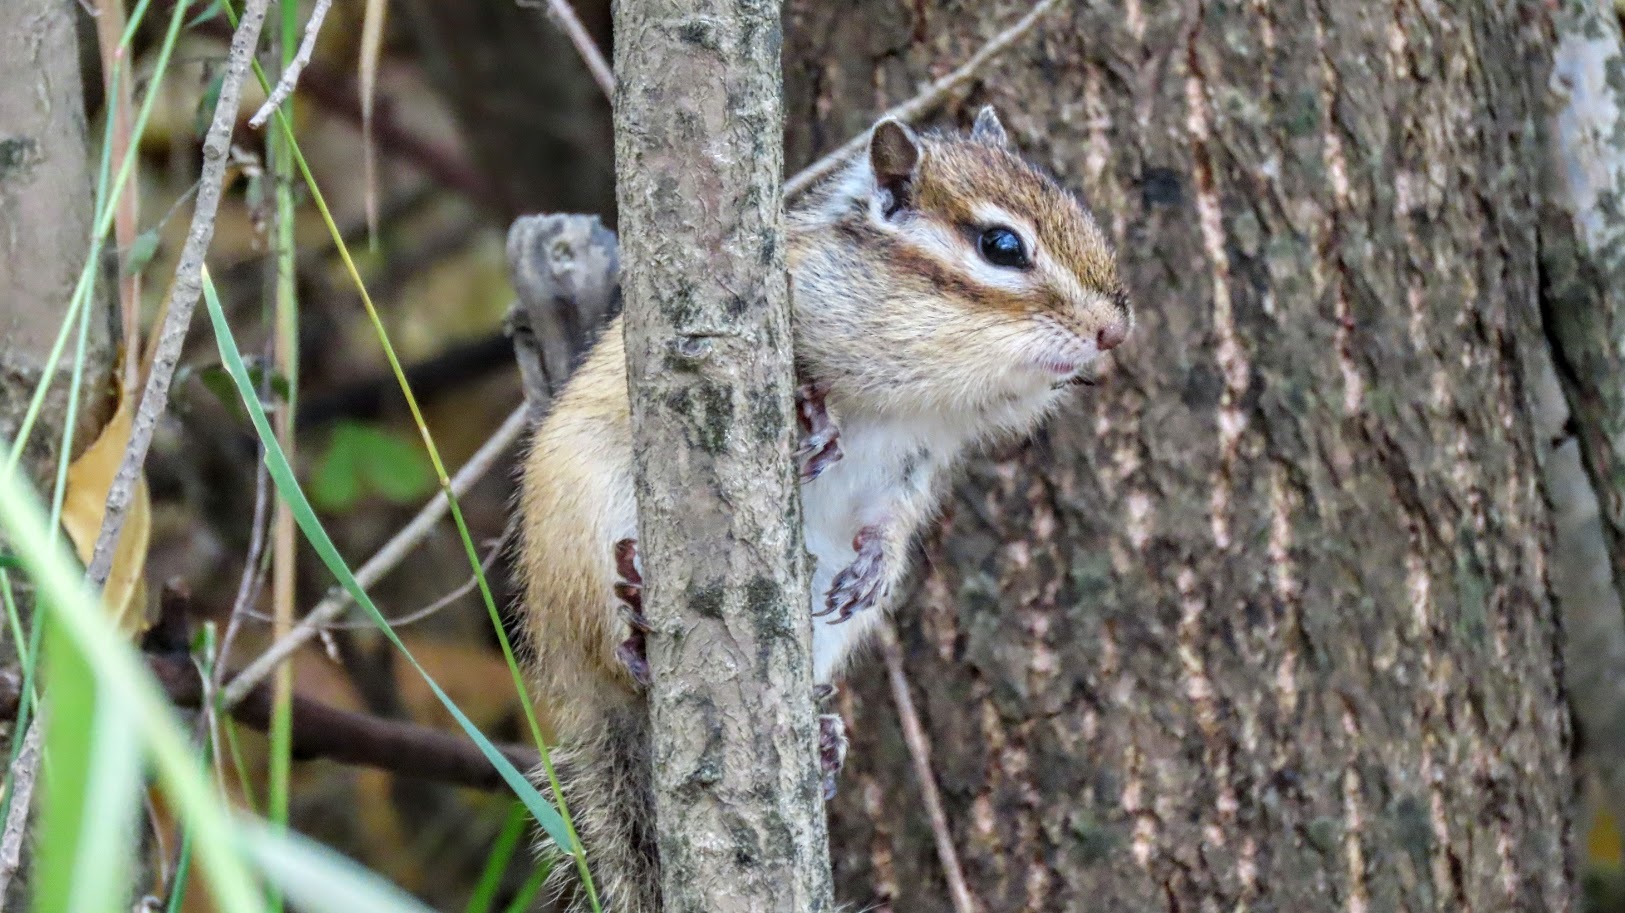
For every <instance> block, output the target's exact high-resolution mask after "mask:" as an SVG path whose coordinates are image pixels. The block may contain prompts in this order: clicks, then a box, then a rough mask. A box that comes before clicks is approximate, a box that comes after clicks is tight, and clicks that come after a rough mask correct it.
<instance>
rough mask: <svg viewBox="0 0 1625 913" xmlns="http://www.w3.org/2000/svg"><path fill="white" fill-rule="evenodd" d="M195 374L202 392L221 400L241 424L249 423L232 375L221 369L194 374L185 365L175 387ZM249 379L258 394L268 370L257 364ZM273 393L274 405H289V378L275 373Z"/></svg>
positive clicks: (209, 368)
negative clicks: (206, 391) (242, 422)
mask: <svg viewBox="0 0 1625 913" xmlns="http://www.w3.org/2000/svg"><path fill="white" fill-rule="evenodd" d="M194 373H195V374H196V375H197V380H198V383H200V384H202V385H203V389H205V390H208V391H209V392H210V393H212V394H214V398H215V399H217V400H219V401H220V402H221V404H222V405H224V406H225V407H226V408H227V409H230V410H231V414H232V415H233V416H235V417H236V418H237V419H238V420H239V421H244V422H246V421H248V412H247V411H245V410H244V409H243V403H242V400H240V399H238V398H237V385H236V384H234V383H232V380H231V374H230V373H228V372H227V371H226V369H225V368H223V367H221V366H220V365H205V366H203V367H201V368H197V369H195V370H194V369H193V368H192V367H191V366H189V365H182V366H181V368H180V370H178V371H176V372H175V379H174V381H173V385H174V386H177V387H178V386H180V384H181V381H183V380H186V379H187V378H188V377H190V376H191V375H192V374H194ZM248 376H249V378H250V379H251V380H253V382H254V389H255V390H259V389H262V388H263V387H264V385H265V383H266V380H265V366H264V365H263V364H255V365H254V366H253V367H250V368H249V369H248ZM270 390H271V398H272V400H273V401H274V402H276V403H277V404H279V405H280V404H282V403H286V402H287V401H288V392H289V390H290V385H289V384H288V378H287V377H285V376H284V375H283V374H282V372H280V371H272V372H271V380H270Z"/></svg>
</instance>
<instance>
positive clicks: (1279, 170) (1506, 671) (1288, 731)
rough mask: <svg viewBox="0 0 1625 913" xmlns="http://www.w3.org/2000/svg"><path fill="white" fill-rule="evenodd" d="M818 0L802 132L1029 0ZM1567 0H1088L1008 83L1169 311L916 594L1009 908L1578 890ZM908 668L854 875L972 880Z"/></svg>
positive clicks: (850, 839) (908, 902) (885, 727)
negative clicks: (1546, 385)
mask: <svg viewBox="0 0 1625 913" xmlns="http://www.w3.org/2000/svg"><path fill="white" fill-rule="evenodd" d="M792 7H793V9H794V15H793V16H792V18H791V20H790V22H791V24H790V25H789V26H788V28H789V29H790V33H791V34H792V35H793V36H795V37H796V43H795V44H794V45H792V46H791V47H790V48H789V49H788V51H787V60H788V62H789V74H790V77H791V94H790V98H791V104H790V108H789V120H790V123H791V124H792V125H794V127H795V129H794V130H793V131H792V136H791V138H790V149H791V150H792V155H793V156H794V157H796V158H798V159H803V160H804V159H805V158H807V157H808V156H809V155H810V154H811V153H812V152H813V151H815V150H816V149H819V148H823V147H827V146H829V145H832V144H834V143H836V142H839V141H840V140H841V139H842V138H844V136H845V135H846V134H847V133H848V132H850V131H852V130H854V129H856V128H857V127H858V126H859V125H860V124H861V122H862V121H863V119H864V118H865V117H867V116H868V113H869V112H872V111H874V110H876V109H878V108H881V107H883V106H884V105H885V104H887V103H889V102H892V101H895V100H896V99H898V98H899V97H901V96H904V95H906V94H907V93H908V92H909V91H911V89H910V87H911V86H912V85H913V84H914V83H916V82H918V81H919V80H921V79H923V78H924V77H926V76H927V75H929V74H931V73H932V72H935V71H940V69H942V68H945V67H946V66H949V65H951V64H952V63H953V62H955V61H957V60H959V59H962V58H963V57H964V56H965V55H966V54H967V53H968V52H969V50H970V49H973V48H974V47H975V45H976V42H977V41H978V40H979V39H980V38H981V37H982V36H986V35H988V34H991V33H992V32H993V31H994V30H995V29H997V28H998V27H999V26H1000V25H1002V24H1004V23H1007V22H1009V21H1011V20H1012V19H1013V18H1014V17H1015V16H1016V15H1019V12H1020V10H1021V9H1022V8H1023V7H1024V4H1022V3H1015V2H999V3H993V2H988V3H976V4H969V3H966V4H951V5H937V4H897V3H890V2H879V0H862V2H854V0H846V2H836V3H826V2H822V0H817V2H815V0H795V2H793V3H792ZM1547 15H1548V12H1547V9H1546V7H1545V5H1543V4H1540V3H1536V2H1525V3H1512V2H1495V3H1486V4H1462V5H1444V4H1438V5H1435V4H1411V3H1401V4H1398V5H1381V4H1378V5H1372V4H1353V3H1302V2H1290V0H1289V2H1268V3H1264V2H1249V3H1226V4H1219V3H1212V2H1207V3H1203V2H1194V3H1180V4H1141V3H1137V2H1133V0H1130V2H1128V3H1126V4H1121V3H1115V2H1113V3H1106V2H1088V0H1080V2H1078V3H1076V4H1075V5H1074V6H1073V7H1072V8H1071V10H1070V12H1069V13H1061V14H1059V15H1058V17H1057V18H1056V19H1055V20H1052V21H1051V22H1050V23H1049V24H1048V26H1047V27H1045V28H1043V29H1042V37H1041V38H1039V39H1037V40H1035V41H1032V42H1029V43H1028V44H1026V45H1025V46H1024V48H1023V49H1022V50H1018V51H1015V52H1013V53H1012V54H1011V55H1009V56H1008V57H1006V58H1004V60H1003V61H1002V62H1001V63H1000V64H999V65H998V66H997V67H996V70H995V71H994V72H990V73H989V74H987V76H986V79H985V80H984V82H983V84H982V87H981V88H980V89H979V90H978V91H977V92H975V93H973V95H972V98H971V99H970V101H971V102H974V103H980V102H982V101H991V102H993V103H995V104H997V105H999V106H1000V111H1001V114H1003V115H1004V116H1005V123H1006V125H1007V127H1009V128H1010V130H1011V132H1012V134H1013V136H1014V137H1015V138H1016V140H1017V141H1018V142H1019V143H1020V144H1021V145H1023V146H1025V147H1026V148H1028V149H1030V150H1031V151H1032V152H1033V153H1034V155H1035V156H1036V157H1037V158H1038V159H1039V160H1041V161H1043V162H1044V163H1046V164H1048V165H1049V166H1051V167H1052V168H1053V169H1055V170H1056V171H1057V172H1058V173H1059V174H1060V175H1061V176H1062V177H1063V179H1065V180H1066V181H1067V182H1069V183H1070V184H1072V185H1073V186H1075V187H1077V188H1079V189H1080V190H1081V191H1082V192H1083V193H1084V195H1085V197H1086V198H1087V199H1088V200H1089V201H1090V202H1091V203H1092V204H1093V205H1094V206H1095V207H1096V208H1097V209H1098V210H1099V211H1100V213H1101V214H1102V217H1103V219H1102V221H1103V224H1105V225H1106V226H1108V227H1109V229H1110V231H1111V233H1112V234H1113V235H1114V236H1115V238H1116V240H1117V242H1118V244H1119V247H1120V251H1121V253H1122V259H1123V266H1124V270H1125V277H1126V279H1127V281H1128V283H1129V286H1130V289H1131V294H1132V295H1133V296H1134V298H1135V299H1136V301H1137V303H1138V314H1139V321H1140V323H1139V328H1138V330H1137V331H1136V335H1135V337H1134V338H1133V340H1132V341H1131V343H1130V345H1129V346H1128V347H1127V351H1124V352H1123V354H1122V356H1121V357H1120V358H1119V359H1118V362H1119V365H1118V370H1117V371H1116V372H1115V373H1114V374H1113V375H1112V376H1110V377H1109V378H1108V379H1107V380H1105V381H1104V384H1103V386H1102V387H1100V388H1098V390H1097V391H1095V392H1093V393H1091V394H1090V395H1088V396H1086V397H1085V398H1084V399H1083V401H1082V402H1081V403H1080V404H1079V405H1078V406H1077V407H1075V408H1073V409H1071V410H1069V411H1067V412H1065V413H1064V414H1062V415H1061V416H1059V417H1058V419H1057V420H1056V421H1054V422H1053V423H1052V424H1051V426H1050V428H1049V431H1048V432H1047V433H1046V434H1044V435H1043V436H1041V438H1040V439H1039V440H1037V441H1036V442H1034V443H1032V444H1031V445H1028V446H1025V447H1020V448H1014V449H1011V450H1007V451H1004V452H1001V453H1000V454H998V455H996V456H994V457H993V458H991V459H989V460H986V461H983V462H981V463H980V464H978V465H976V466H975V467H973V469H972V471H970V472H969V473H968V476H967V478H966V479H965V480H964V481H963V482H962V483H961V486H960V491H959V497H958V498H957V503H956V504H955V505H954V506H953V507H952V508H951V512H950V517H949V519H948V521H947V523H946V525H945V529H944V531H943V534H942V536H941V538H940V540H939V541H938V542H937V543H934V544H933V545H931V546H930V547H929V548H928V552H929V559H930V561H929V564H928V573H927V574H926V575H925V581H924V586H923V588H922V595H921V597H920V598H919V599H918V600H916V603H915V605H914V607H913V608H912V609H911V610H908V611H905V612H904V614H903V618H902V628H903V640H904V648H905V650H906V653H907V659H908V669H909V673H910V675H911V678H912V681H913V682H914V685H915V697H916V700H917V701H918V702H919V704H920V707H921V712H922V714H923V715H924V723H925V726H926V728H927V730H928V731H929V732H930V734H931V736H932V738H933V744H934V751H935V763H936V769H937V776H938V778H939V780H940V783H941V786H942V790H943V793H944V797H945V800H946V802H947V804H948V813H949V817H950V819H951V821H952V822H953V829H954V833H953V837H954V842H955V843H956V845H957V847H958V851H959V853H960V854H961V859H962V862H963V864H964V868H965V870H966V874H967V878H968V880H969V882H970V888H971V891H972V893H973V894H974V895H976V897H977V898H978V901H979V904H980V906H981V908H982V909H984V910H986V911H989V913H1017V911H1035V913H1036V911H1045V913H1048V911H1058V910H1059V911H1085V910H1089V911H1093V910H1111V911H1175V910H1178V911H1197V910H1201V911H1208V910H1213V911H1234V910H1251V911H1264V910H1277V911H1310V910H1316V911H1318V910H1346V911H1349V913H1398V911H1420V910H1438V911H1444V910H1450V911H1462V910H1477V911H1486V910H1541V911H1562V910H1567V909H1569V908H1570V906H1571V903H1572V895H1573V889H1574V888H1573V883H1572V882H1573V879H1572V873H1571V862H1570V858H1569V852H1568V850H1569V844H1568V835H1569V824H1568V821H1567V811H1568V806H1569V801H1570V799H1571V786H1570V778H1569V774H1568V732H1567V713H1566V710H1565V708H1564V700H1563V697H1564V696H1563V694H1562V691H1561V687H1560V684H1559V675H1558V663H1557V640H1558V636H1559V633H1558V625H1557V622H1556V617H1555V614H1554V609H1553V606H1552V603H1551V601H1550V599H1549V598H1548V596H1547V589H1546V583H1545V580H1544V577H1545V562H1546V553H1545V543H1546V541H1547V538H1548V530H1547V527H1548V511H1547V507H1546V505H1545V503H1544V499H1543V497H1542V494H1541V491H1540V486H1539V481H1538V480H1539V471H1538V468H1537V465H1536V447H1537V444H1536V441H1535V439H1534V432H1533V422H1532V417H1531V412H1530V406H1529V403H1528V390H1527V382H1528V377H1529V370H1530V368H1529V364H1530V360H1531V358H1530V357H1531V355H1532V347H1535V346H1539V345H1541V329H1540V321H1539V313H1538V306H1537V295H1538V292H1539V288H1538V285H1539V264H1538V263H1537V259H1536V257H1537V245H1536V240H1537V239H1536V200H1537V194H1538V192H1539V188H1538V185H1537V181H1538V177H1537V175H1536V174H1535V170H1534V169H1532V168H1530V167H1529V163H1530V162H1533V161H1537V160H1538V159H1537V155H1538V149H1537V148H1536V140H1537V137H1536V129H1535V128H1536V124H1537V119H1538V117H1539V116H1540V105H1541V104H1542V101H1543V94H1544V91H1545V81H1546V76H1547V74H1549V73H1550V57H1549V47H1548V41H1549V39H1548V37H1547V36H1548V34H1549V32H1548V29H1549V22H1548V20H1547V19H1546V17H1547ZM1069 17H1070V21H1067V20H1068V18H1069ZM971 110H973V109H972V108H971V107H969V106H968V105H967V106H966V108H964V109H963V110H962V111H961V112H960V113H961V116H964V115H965V114H968V112H969V111H971ZM878 672H879V670H878V668H876V665H867V666H865V667H862V668H860V669H859V670H857V671H856V673H855V674H856V678H857V680H858V684H857V686H856V688H855V689H852V690H855V692H856V693H855V694H854V695H853V696H852V700H851V704H850V712H852V713H854V715H855V717H856V720H855V725H854V727H853V728H854V731H855V732H856V734H857V736H856V740H855V742H854V745H853V753H852V755H851V760H850V761H849V766H848V769H847V773H846V775H845V777H844V778H843V793H842V795H841V797H839V798H838V799H837V802H836V806H835V811H834V821H833V824H832V833H833V843H834V847H835V859H836V868H837V875H838V878H837V882H838V884H839V885H840V890H839V891H838V894H839V896H840V897H841V899H842V900H845V901H855V902H866V901H876V902H878V903H879V904H880V905H881V906H880V908H881V909H892V910H896V911H898V913H913V911H937V910H944V909H948V908H949V902H948V898H947V895H946V892H945V889H944V886H943V881H942V876H941V875H940V867H939V866H938V864H937V862H936V858H935V854H934V852H933V849H932V841H931V837H930V834H929V832H928V831H927V829H926V825H925V822H924V816H923V815H922V814H921V813H920V811H919V807H918V800H917V798H916V797H917V790H916V787H915V786H914V783H913V775H912V774H911V772H910V769H909V765H908V762H907V759H906V757H905V756H904V754H903V750H902V746H901V742H900V739H899V737H898V735H897V732H898V730H897V724H896V722H895V720H894V713H893V710H892V708H891V703H890V701H889V699H888V697H887V694H886V689H885V685H884V682H883V680H882V677H881V676H880V675H879V674H878ZM848 693H851V691H849V692H848Z"/></svg>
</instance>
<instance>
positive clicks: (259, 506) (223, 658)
mask: <svg viewBox="0 0 1625 913" xmlns="http://www.w3.org/2000/svg"><path fill="white" fill-rule="evenodd" d="M265 382H266V383H269V382H270V373H269V372H266V376H265ZM270 506H271V473H270V470H269V469H268V468H267V467H266V463H265V460H264V459H263V455H262V458H261V459H260V460H258V461H257V465H256V466H255V469H254V519H253V520H252V521H251V523H252V526H250V528H249V533H248V557H247V558H245V559H243V576H242V577H241V578H240V579H239V580H238V581H237V598H236V599H235V600H234V601H233V602H232V604H231V615H230V616H229V617H228V618H227V619H226V632H225V633H224V634H223V635H221V637H220V652H219V656H218V657H216V658H215V664H214V676H213V678H214V681H213V686H214V687H215V688H219V687H220V683H221V682H222V681H224V679H223V678H222V676H224V675H225V671H226V664H227V663H228V662H229V661H230V659H231V645H232V644H233V643H235V642H236V640H237V632H238V630H239V629H241V628H242V624H243V618H244V616H246V615H247V614H248V612H249V606H251V605H253V604H254V603H255V602H257V601H259V596H260V590H261V588H262V586H263V584H264V582H265V574H264V573H263V569H262V568H261V567H260V556H261V554H262V553H263V552H264V551H265V527H266V523H265V519H266V515H267V514H268V513H269V512H270Z"/></svg>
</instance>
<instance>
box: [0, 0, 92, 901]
mask: <svg viewBox="0 0 1625 913" xmlns="http://www.w3.org/2000/svg"><path fill="white" fill-rule="evenodd" d="M75 13H76V10H75V9H74V7H73V5H72V4H66V3H60V2H57V0H4V2H0V441H3V442H4V443H5V446H6V450H7V452H8V453H9V452H10V448H11V447H13V446H15V445H16V443H17V436H18V433H19V431H20V428H21V425H22V423H23V420H24V417H25V415H26V413H27V411H28V406H29V402H30V400H31V399H32V397H33V395H34V390H35V389H36V388H37V387H38V385H39V384H40V383H41V381H42V380H43V381H48V382H50V383H51V385H52V386H51V387H50V392H49V394H48V395H47V396H46V398H45V399H44V401H43V404H42V407H41V410H40V412H39V415H38V418H37V419H36V421H35V424H34V426H33V429H32V432H31V434H30V436H29V440H28V442H27V446H26V447H25V448H24V449H23V453H22V461H21V463H20V464H19V465H20V466H21V467H22V470H23V471H25V472H27V473H28V474H29V475H30V476H31V477H32V479H33V480H34V483H35V485H36V486H37V487H38V490H40V491H42V492H44V491H48V490H49V486H50V483H51V481H52V480H53V479H54V477H55V469H56V465H57V460H58V457H59V455H60V451H61V446H62V431H63V426H64V425H65V423H66V421H67V409H68V402H69V400H68V383H67V379H68V377H69V375H70V374H71V372H72V370H73V363H74V357H75V356H74V349H73V347H72V346H70V347H69V348H68V349H67V350H66V351H65V353H64V357H63V358H62V360H61V361H60V362H59V364H58V366H57V368H56V370H55V372H54V373H52V374H50V375H49V376H47V373H46V361H47V358H46V356H47V353H49V352H50V349H51V346H52V344H53V342H54V341H55V339H56V337H57V334H58V332H59V330H60V328H61V326H62V321H63V318H64V316H65V314H66V311H67V305H68V302H69V301H70V300H71V298H72V297H73V289H74V285H75V284H76V282H77V281H78V277H79V273H80V271H81V269H82V268H83V267H84V263H85V257H86V256H87V255H88V252H89V244H90V233H91V218H92V210H91V206H92V199H91V187H93V186H94V176H93V174H92V172H91V168H90V163H89V150H88V148H87V144H86V130H85V110H84V94H83V90H82V87H81V84H80V77H79V63H80V56H79V41H78V37H77V35H76V32H75ZM107 302H108V298H107V297H106V296H105V295H92V297H91V299H90V302H89V304H88V307H87V310H86V312H85V314H84V318H83V319H85V320H87V321H89V325H88V327H87V337H86V359H85V360H86V363H85V365H84V385H83V388H82V389H83V393H82V396H81V405H82V406H83V407H86V408H81V410H80V412H79V422H78V428H77V429H76V430H77V431H78V432H79V433H77V434H76V435H75V445H76V448H82V447H83V446H85V445H86V444H88V443H89V435H88V433H86V432H88V431H89V430H90V429H94V428H97V427H99V426H100V422H101V419H102V418H103V417H104V416H101V415H98V414H97V413H98V412H99V411H102V410H99V409H96V408H90V407H91V406H92V404H96V403H104V402H106V401H107V400H108V396H107V393H108V390H107V381H108V375H109V372H110V370H111V365H112V355H113V353H112V343H111V341H110V340H111V338H112V332H111V323H112V320H113V311H112V309H111V308H110V307H109V306H108V304H107ZM0 462H3V461H0ZM0 471H3V469H0ZM10 585H11V586H12V587H13V593H14V595H15V596H16V597H17V598H18V600H19V609H20V610H21V611H22V612H23V613H24V617H25V618H27V617H28V616H29V614H30V608H31V606H30V599H29V592H28V587H27V584H26V581H24V580H22V579H21V578H20V576H19V575H12V577H11V580H10ZM21 650H22V645H21V644H17V643H14V642H13V638H11V637H9V636H5V635H0V665H5V666H12V665H14V664H15V663H16V661H17V657H18V655H19V653H20V651H21ZM11 739H12V732H11V727H10V726H9V725H4V724H0V744H4V745H7V746H9V745H10V744H11ZM31 744H32V743H31ZM35 747H36V751H37V745H36V746H35ZM25 755H26V751H25ZM18 766H19V767H20V768H22V767H33V768H34V769H35V770H36V771H37V769H38V766H37V763H36V764H30V763H29V762H28V760H27V759H26V757H25V758H24V759H23V760H20V762H19V765H18ZM8 785H11V786H15V785H16V784H15V783H14V782H13V783H10V784H8ZM15 821H21V822H23V823H24V825H25V827H24V828H23V829H22V830H18V831H16V833H17V834H18V835H21V840H22V842H21V843H20V844H17V845H11V846H7V847H5V848H4V851H3V852H0V856H4V857H5V858H4V859H0V909H8V910H9V909H20V908H21V907H22V905H23V903H24V898H26V897H27V896H28V890H29V889H28V872H29V869H30V867H31V860H30V856H31V855H32V854H31V846H30V843H29V841H28V838H27V830H26V823H27V822H26V819H22V818H16V819H15ZM9 823H13V822H8V824H9ZM11 836H12V834H10V833H8V834H7V838H8V840H7V842H8V843H10V840H9V838H10V837H11ZM13 864H15V865H16V866H17V868H16V869H14V870H13V869H11V868H10V867H11V866H12V865H13ZM13 872H15V876H13Z"/></svg>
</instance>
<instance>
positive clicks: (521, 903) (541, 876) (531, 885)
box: [503, 862, 553, 913]
mask: <svg viewBox="0 0 1625 913" xmlns="http://www.w3.org/2000/svg"><path fill="white" fill-rule="evenodd" d="M552 873H553V864H552V862H547V863H544V864H542V865H540V866H538V867H537V868H536V871H534V872H531V873H530V877H529V878H527V879H525V883H524V884H523V885H521V886H520V888H519V893H517V894H515V895H514V896H513V902H512V903H510V904H508V906H507V908H506V909H505V910H504V911H503V913H525V911H527V910H529V909H530V908H531V905H532V904H534V903H536V895H538V894H540V893H542V885H544V884H546V883H547V876H548V875H551V874H552Z"/></svg>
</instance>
